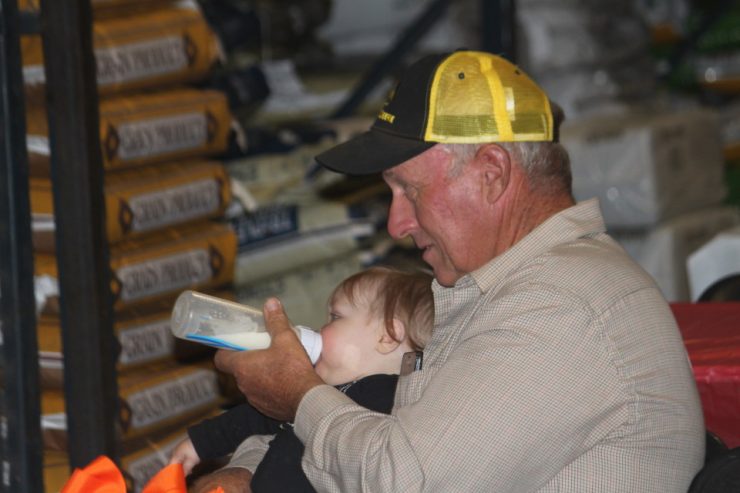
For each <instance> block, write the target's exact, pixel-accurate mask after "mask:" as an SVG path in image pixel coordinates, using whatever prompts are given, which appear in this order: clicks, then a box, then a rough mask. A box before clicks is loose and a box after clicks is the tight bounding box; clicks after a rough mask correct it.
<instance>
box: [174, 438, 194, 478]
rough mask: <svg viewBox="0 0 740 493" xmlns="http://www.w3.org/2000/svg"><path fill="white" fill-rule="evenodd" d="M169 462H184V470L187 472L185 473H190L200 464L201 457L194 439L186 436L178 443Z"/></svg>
mask: <svg viewBox="0 0 740 493" xmlns="http://www.w3.org/2000/svg"><path fill="white" fill-rule="evenodd" d="M169 463H170V464H182V470H183V472H185V475H186V476H187V475H188V474H190V473H191V472H192V471H193V468H194V467H195V466H197V465H198V464H200V457H199V456H198V452H196V451H195V447H194V446H193V442H192V440H190V439H189V438H186V439H185V440H183V441H182V442H180V443H178V444H177V446H176V447H175V449H174V450H173V451H172V456H171V457H170V462H169Z"/></svg>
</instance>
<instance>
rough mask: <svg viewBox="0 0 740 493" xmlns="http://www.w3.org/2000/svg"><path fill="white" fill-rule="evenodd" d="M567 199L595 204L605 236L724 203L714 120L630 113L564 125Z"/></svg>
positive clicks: (707, 115)
mask: <svg viewBox="0 0 740 493" xmlns="http://www.w3.org/2000/svg"><path fill="white" fill-rule="evenodd" d="M560 140H561V142H562V143H563V144H564V145H565V147H566V149H567V150H568V152H569V153H570V157H571V168H572V171H573V193H574V195H575V197H576V198H577V199H579V200H581V199H585V198H590V197H598V198H599V201H600V203H601V209H602V212H603V214H604V220H605V221H606V224H607V226H608V227H609V229H611V230H616V229H622V230H644V229H647V228H649V227H651V226H653V225H655V224H658V223H660V222H661V221H665V220H668V219H670V218H672V217H676V216H678V215H679V214H682V213H686V212H690V211H693V210H696V209H698V208H701V207H708V206H712V205H718V204H720V203H721V202H722V199H723V197H724V195H725V185H724V158H723V154H722V141H721V137H720V128H719V119H718V116H717V114H715V113H714V112H711V111H708V110H700V109H696V110H686V111H676V112H664V113H653V114H644V113H631V114H627V115H622V116H614V115H612V116H609V117H602V118H590V119H583V120H579V121H577V122H574V123H570V124H567V122H566V124H565V125H564V126H563V127H562V130H561V134H560Z"/></svg>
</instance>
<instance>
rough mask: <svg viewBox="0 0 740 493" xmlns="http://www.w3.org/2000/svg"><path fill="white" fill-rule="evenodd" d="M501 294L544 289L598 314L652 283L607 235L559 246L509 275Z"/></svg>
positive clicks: (655, 287) (559, 298)
mask: <svg viewBox="0 0 740 493" xmlns="http://www.w3.org/2000/svg"><path fill="white" fill-rule="evenodd" d="M503 284H504V287H503V290H502V292H501V294H506V293H516V292H519V293H526V292H531V291H536V290H546V291H550V292H552V293H553V296H555V297H557V299H558V300H560V301H561V302H566V303H570V304H573V305H574V306H578V305H579V306H581V307H582V308H584V309H587V310H590V311H592V312H595V313H598V312H601V311H603V310H604V309H606V308H607V307H608V306H609V305H611V304H613V303H614V302H616V301H617V300H620V299H623V298H625V297H626V296H629V295H630V294H632V293H635V292H636V291H641V290H648V291H656V290H658V287H657V285H656V284H655V281H654V280H653V279H652V278H651V277H650V276H649V275H648V274H647V273H646V272H645V271H644V270H643V269H642V268H641V267H640V266H639V265H638V264H637V263H636V262H635V261H634V260H633V259H632V258H631V257H630V256H629V255H628V254H627V253H626V252H625V251H624V249H623V248H622V247H620V246H619V244H617V243H616V242H615V241H614V240H612V239H611V238H610V237H609V236H608V235H606V234H598V235H594V236H588V237H583V238H579V239H578V240H575V241H570V242H567V243H562V244H559V245H557V246H555V247H553V248H551V249H549V250H548V251H546V252H544V253H543V254H541V255H538V256H537V257H535V258H532V259H530V260H529V261H528V262H525V263H524V264H522V265H521V266H519V268H518V269H517V270H516V271H514V272H512V273H511V275H510V276H509V278H508V279H507V280H506V281H505V282H504V283H503Z"/></svg>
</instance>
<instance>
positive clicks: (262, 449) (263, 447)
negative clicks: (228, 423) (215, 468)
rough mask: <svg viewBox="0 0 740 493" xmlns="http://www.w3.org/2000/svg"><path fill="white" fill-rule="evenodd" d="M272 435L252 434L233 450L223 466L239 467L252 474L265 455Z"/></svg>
mask: <svg viewBox="0 0 740 493" xmlns="http://www.w3.org/2000/svg"><path fill="white" fill-rule="evenodd" d="M273 437H274V435H252V436H250V437H249V438H247V439H246V440H244V441H243V442H242V443H241V444H240V445H239V446H238V447H237V449H236V450H235V451H234V454H233V455H232V456H231V459H230V460H229V463H228V464H227V465H226V466H225V467H240V468H242V469H247V470H248V471H249V472H251V473H252V474H254V471H256V470H257V466H259V464H260V462H262V458H263V457H264V456H265V453H266V452H267V449H268V447H269V445H270V441H271V440H272V439H273Z"/></svg>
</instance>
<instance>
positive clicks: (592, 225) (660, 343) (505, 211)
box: [216, 51, 704, 493]
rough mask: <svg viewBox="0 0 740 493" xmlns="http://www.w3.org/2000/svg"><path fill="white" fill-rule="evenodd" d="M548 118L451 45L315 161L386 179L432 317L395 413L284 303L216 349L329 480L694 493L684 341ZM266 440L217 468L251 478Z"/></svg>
mask: <svg viewBox="0 0 740 493" xmlns="http://www.w3.org/2000/svg"><path fill="white" fill-rule="evenodd" d="M556 116H557V115H556ZM555 120H557V117H556V118H553V110H552V109H551V105H550V102H549V101H548V98H547V96H546V95H545V94H544V93H543V92H542V91H541V89H539V87H537V85H536V84H534V83H533V82H532V81H531V80H530V79H529V78H528V77H527V76H526V75H525V74H524V73H522V72H521V71H520V70H519V69H518V68H516V67H515V66H513V65H511V64H510V63H508V62H506V61H505V60H503V59H502V58H500V57H497V56H494V55H490V54H486V53H480V52H470V51H458V52H455V53H452V54H447V55H434V56H428V57H425V58H423V59H421V60H420V61H418V62H417V63H415V64H413V65H412V66H411V67H410V68H409V70H408V71H407V72H406V73H405V74H404V76H403V78H402V79H401V81H400V83H399V85H398V86H397V88H396V91H395V93H394V94H393V95H392V96H391V98H390V100H389V102H388V103H387V104H386V106H385V107H384V109H383V110H382V111H381V112H380V114H379V116H378V118H377V119H376V121H375V123H374V125H373V127H372V128H371V129H370V131H369V132H367V133H365V134H363V135H361V136H359V137H357V138H355V139H353V140H351V141H349V142H347V143H344V144H342V145H339V146H338V147H336V148H334V149H332V150H329V151H327V152H325V153H323V154H321V155H319V156H318V157H317V160H318V161H319V162H320V163H321V164H323V165H324V166H326V167H328V168H331V169H334V170H337V171H340V172H343V173H351V174H363V173H378V172H380V173H382V174H383V178H384V179H385V181H386V183H387V184H388V186H389V187H390V189H391V191H392V203H391V207H390V212H389V217H388V231H389V232H390V234H391V235H392V236H393V237H394V238H403V237H406V236H410V237H411V238H412V239H413V240H414V242H415V244H416V246H417V247H418V248H420V249H421V250H422V251H423V254H422V257H423V259H424V260H425V261H426V262H427V263H428V264H429V265H430V266H431V267H432V269H433V271H434V276H435V282H434V285H433V288H434V295H435V312H436V317H435V327H434V332H433V335H432V339H431V341H430V342H429V344H428V346H427V347H426V349H425V350H424V353H423V360H422V359H421V358H418V357H417V358H414V356H413V355H411V361H410V363H411V364H410V365H409V366H408V367H407V368H404V371H403V372H402V373H405V375H404V376H401V378H400V380H399V384H398V389H397V391H396V400H395V405H394V409H393V412H392V415H391V416H381V415H378V414H377V413H372V412H370V411H368V410H366V409H364V408H361V407H359V406H357V405H355V404H353V403H352V402H351V401H350V400H349V399H347V398H346V396H343V395H342V394H341V393H339V392H338V391H336V390H335V389H333V388H332V387H330V386H328V385H325V384H323V382H322V381H321V379H319V378H318V376H316V374H315V373H314V372H313V370H312V368H311V365H310V363H309V362H308V358H307V357H306V356H305V355H304V354H303V350H302V349H301V347H300V345H299V343H298V341H297V340H296V339H295V337H293V336H292V333H291V332H290V331H289V329H288V325H289V322H288V320H287V318H286V316H285V314H284V313H283V311H282V308H281V307H280V305H279V303H278V302H277V301H276V300H270V301H268V303H267V304H266V306H265V315H266V319H267V324H268V326H269V327H270V331H271V333H272V335H273V343H272V347H271V348H270V349H268V350H265V351H255V352H251V353H228V352H223V351H222V352H220V353H219V354H217V356H216V363H217V365H218V366H219V367H220V368H221V369H223V370H225V371H227V372H230V373H233V374H234V375H235V377H236V379H237V382H238V384H239V388H240V389H241V390H242V391H243V392H244V393H245V395H246V396H247V398H248V399H249V401H250V402H251V403H252V404H253V405H255V406H256V407H258V408H259V409H261V410H262V411H263V412H265V413H266V414H268V415H271V416H274V417H277V418H279V419H287V420H294V423H295V432H296V434H297V436H298V437H299V438H300V439H301V440H302V441H303V442H304V444H305V446H306V449H305V453H304V458H303V469H304V471H305V472H306V474H307V475H308V477H309V479H310V481H311V483H312V484H313V486H314V487H315V488H316V489H317V490H318V491H333V492H351V491H381V492H411V491H432V492H447V491H474V492H480V491H496V492H502V491H510V492H517V493H521V492H530V491H535V492H555V491H558V492H574V491H576V492H580V491H598V492H603V491H610V492H611V491H624V492H636V491H639V492H647V491H650V492H671V493H674V492H678V491H686V490H687V488H688V486H689V483H690V481H691V479H692V477H693V476H694V475H695V473H696V472H697V471H698V469H699V468H700V466H701V464H702V460H703V455H704V441H703V440H704V428H703V420H702V413H701V408H700V404H699V400H698V396H697V392H696V388H695V385H694V382H693V378H692V375H691V370H690V367H689V364H688V361H687V358H686V354H685V351H684V348H683V345H682V341H681V338H680V336H679V333H678V330H677V328H676V325H675V322H674V320H673V317H672V316H671V313H670V310H669V308H668V306H667V304H666V302H665V300H664V299H663V298H662V296H661V294H660V292H659V290H658V288H657V287H656V285H655V283H654V282H653V281H652V280H651V279H650V278H649V277H648V276H647V275H646V274H645V273H644V272H643V271H642V270H641V269H639V268H638V267H637V266H636V265H635V264H634V263H633V262H632V261H631V260H630V258H629V257H628V256H627V255H626V254H625V253H624V251H623V250H622V249H621V248H620V247H619V246H618V245H617V244H616V243H615V242H614V241H613V240H612V239H611V238H609V236H607V235H606V234H605V231H604V230H605V228H604V224H603V220H602V218H601V214H600V212H599V209H598V203H597V202H596V201H595V200H590V201H586V202H582V203H579V204H574V202H573V199H572V195H571V190H570V182H571V177H570V171H569V163H568V157H567V153H566V152H565V151H564V149H563V148H562V146H561V145H560V144H558V143H557V128H558V124H559V122H557V121H555ZM415 365H416V366H419V365H420V366H421V369H417V370H416V371H413V370H414V368H415ZM263 448H264V446H263V444H261V443H260V438H259V437H255V438H254V440H252V441H251V442H250V443H248V444H246V445H245V446H244V447H242V449H241V451H240V452H238V453H237V454H236V455H235V457H234V458H233V459H232V463H231V466H233V467H232V468H231V469H226V470H224V472H223V473H220V474H221V476H220V477H221V478H222V479H223V480H224V481H228V480H233V481H234V482H235V483H234V484H235V485H238V484H239V481H240V480H241V481H242V483H241V484H242V485H244V484H245V483H246V482H247V481H248V478H249V473H248V472H247V470H246V469H242V470H241V471H239V470H238V469H236V468H238V467H246V468H247V469H252V470H253V468H254V465H255V461H258V460H259V454H260V450H261V449H263ZM216 477H217V478H218V476H216ZM239 478H241V479H239ZM223 484H226V483H223ZM234 488H235V489H234V490H233V491H239V486H234ZM227 491H229V490H228V489H227Z"/></svg>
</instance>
